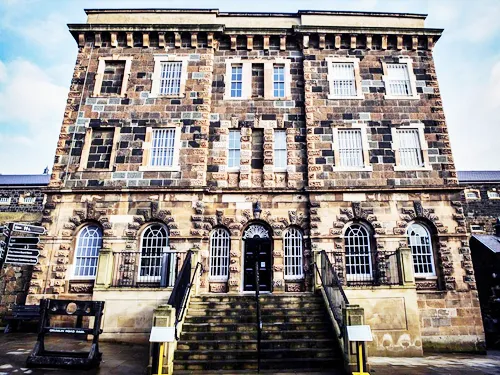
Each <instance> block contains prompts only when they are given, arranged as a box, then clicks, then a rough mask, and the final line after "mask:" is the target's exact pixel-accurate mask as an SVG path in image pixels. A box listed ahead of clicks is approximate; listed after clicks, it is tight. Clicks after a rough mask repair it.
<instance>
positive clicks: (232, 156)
mask: <svg viewBox="0 0 500 375" xmlns="http://www.w3.org/2000/svg"><path fill="white" fill-rule="evenodd" d="M228 151H229V155H228V159H227V166H228V167H229V168H239V167H240V152H241V134H240V131H239V130H230V131H229V147H228Z"/></svg>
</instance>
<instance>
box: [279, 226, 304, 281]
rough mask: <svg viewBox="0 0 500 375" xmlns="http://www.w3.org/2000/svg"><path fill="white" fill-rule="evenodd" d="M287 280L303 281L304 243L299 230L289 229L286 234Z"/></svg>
mask: <svg viewBox="0 0 500 375" xmlns="http://www.w3.org/2000/svg"><path fill="white" fill-rule="evenodd" d="M283 247H284V249H285V279H288V280H291V279H301V278H302V277H303V267H302V257H303V252H304V251H303V250H304V241H303V238H302V233H301V232H300V230H298V229H297V228H289V229H288V230H287V231H286V232H285V238H284V244H283Z"/></svg>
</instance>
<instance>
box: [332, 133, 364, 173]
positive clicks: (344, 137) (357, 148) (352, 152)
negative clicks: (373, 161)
mask: <svg viewBox="0 0 500 375" xmlns="http://www.w3.org/2000/svg"><path fill="white" fill-rule="evenodd" d="M338 142H339V158H340V160H339V163H338V165H339V166H342V167H355V168H362V167H363V166H364V164H363V143H362V141H361V129H345V130H339V139H338Z"/></svg>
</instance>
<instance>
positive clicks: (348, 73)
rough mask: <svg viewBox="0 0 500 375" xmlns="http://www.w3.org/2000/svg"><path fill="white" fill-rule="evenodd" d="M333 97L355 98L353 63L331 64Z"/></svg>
mask: <svg viewBox="0 0 500 375" xmlns="http://www.w3.org/2000/svg"><path fill="white" fill-rule="evenodd" d="M332 77H333V80H332V81H333V93H332V94H333V95H335V96H356V79H355V75H354V63H349V62H347V63H332Z"/></svg>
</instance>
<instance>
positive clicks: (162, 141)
mask: <svg viewBox="0 0 500 375" xmlns="http://www.w3.org/2000/svg"><path fill="white" fill-rule="evenodd" d="M174 155H175V128H165V129H153V137H152V142H151V161H150V165H151V166H153V167H172V166H173V165H174Z"/></svg>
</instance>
